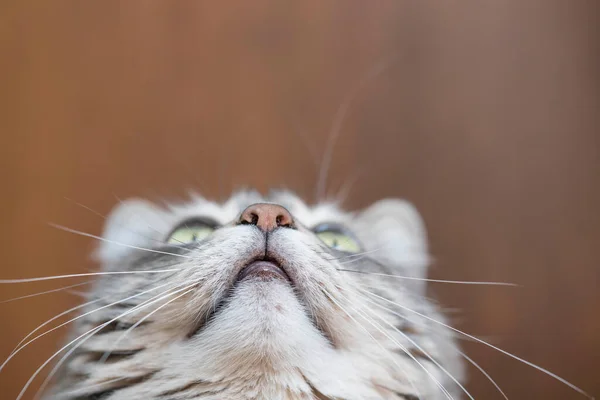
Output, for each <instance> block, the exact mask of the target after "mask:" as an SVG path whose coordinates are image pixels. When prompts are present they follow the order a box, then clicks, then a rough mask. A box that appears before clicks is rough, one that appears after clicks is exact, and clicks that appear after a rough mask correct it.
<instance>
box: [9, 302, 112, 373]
mask: <svg viewBox="0 0 600 400" xmlns="http://www.w3.org/2000/svg"><path fill="white" fill-rule="evenodd" d="M101 300H103V299H96V300H92V301H88V302H87V303H83V304H79V305H78V306H75V307H73V308H69V309H68V310H66V311H63V312H61V313H60V314H58V315H55V316H54V317H52V318H50V319H49V320H47V321H46V322H44V323H43V324H41V325H40V326H38V327H37V328H35V329H34V330H33V331H31V332H29V333H28V334H27V336H25V337H24V338H23V339H21V341H20V342H19V343H18V344H17V345H16V346H15V348H14V349H13V351H11V352H10V354H9V356H12V355H13V354H14V353H15V352H16V351H17V350H18V349H19V347H20V346H21V344H23V342H25V341H26V340H27V339H28V338H29V337H31V336H32V335H33V334H34V333H36V332H37V331H39V330H40V329H42V328H43V327H44V326H46V325H48V324H49V323H51V322H52V321H55V320H57V319H58V318H60V317H62V316H63V315H67V314H69V313H72V312H73V311H77V310H79V309H80V308H83V307H86V306H89V305H91V304H94V303H97V302H99V301H101ZM1 369H2V368H1V367H0V370H1Z"/></svg>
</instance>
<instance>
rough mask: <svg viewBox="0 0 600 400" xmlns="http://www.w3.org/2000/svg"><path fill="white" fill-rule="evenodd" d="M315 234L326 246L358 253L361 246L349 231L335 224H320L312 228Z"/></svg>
mask: <svg viewBox="0 0 600 400" xmlns="http://www.w3.org/2000/svg"><path fill="white" fill-rule="evenodd" d="M314 232H315V235H317V237H318V238H319V239H321V241H322V242H323V243H325V244H326V245H327V246H328V247H330V248H332V249H335V250H338V251H343V252H346V253H358V252H359V251H360V250H361V246H360V244H359V243H358V241H357V240H356V239H354V238H353V237H352V235H350V234H349V233H346V232H344V230H343V229H341V228H340V227H337V226H331V225H326V224H324V225H320V226H318V227H316V228H315V229H314Z"/></svg>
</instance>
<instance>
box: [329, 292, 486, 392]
mask: <svg viewBox="0 0 600 400" xmlns="http://www.w3.org/2000/svg"><path fill="white" fill-rule="evenodd" d="M336 286H337V285H336ZM338 288H340V289H341V287H340V286H338ZM340 296H342V297H343V298H344V299H345V300H346V301H347V302H348V303H350V300H349V299H348V298H347V297H346V296H344V295H343V294H341V293H340ZM361 297H363V298H364V296H361ZM350 308H351V309H352V310H353V311H355V312H357V313H358V314H359V315H360V316H361V317H363V319H364V320H365V321H367V322H368V323H369V324H370V325H371V326H373V327H374V328H375V329H377V330H378V331H379V332H380V333H382V334H383V335H384V336H385V337H387V338H388V339H390V340H391V341H392V342H393V343H394V344H395V345H396V346H398V347H399V348H400V350H402V351H403V352H404V353H405V354H406V355H407V356H408V357H410V358H411V359H412V360H413V361H414V362H415V363H416V364H417V365H418V366H419V367H420V368H421V369H422V370H423V371H424V372H425V373H426V374H427V375H428V376H429V378H431V380H432V381H433V382H434V383H435V384H436V385H437V386H438V387H439V388H440V389H441V391H442V392H443V393H444V394H445V395H446V398H448V399H453V397H452V395H451V394H450V392H448V390H447V389H446V388H445V387H444V385H442V384H441V382H440V381H439V380H438V379H437V378H436V377H435V376H433V374H432V373H431V372H429V370H428V369H427V368H425V366H424V365H423V364H421V362H420V361H419V360H417V358H416V357H415V356H414V355H413V354H412V353H411V352H410V351H408V349H407V348H406V346H404V345H403V344H402V343H400V342H399V341H397V340H396V339H394V338H393V337H392V336H391V335H389V334H388V333H387V332H385V331H384V330H383V329H382V327H381V325H379V324H378V323H377V322H375V321H374V320H373V319H371V318H369V317H368V316H366V315H365V314H364V313H363V312H361V311H360V310H358V309H356V308H354V307H352V306H350ZM361 308H362V307H361ZM379 319H380V320H381V321H382V322H385V323H386V324H387V325H389V326H391V327H392V328H394V329H396V330H398V329H397V328H396V327H395V326H393V325H392V324H390V323H389V322H387V321H386V320H385V319H383V318H382V317H379ZM409 340H410V339H409ZM411 342H412V340H411ZM413 344H414V345H416V343H414V342H413ZM416 346H417V347H419V346H418V345H416ZM419 350H421V351H423V350H422V349H420V348H419ZM423 353H424V354H427V353H425V352H424V351H423ZM429 358H430V359H431V360H432V361H433V362H434V363H435V364H436V365H438V366H439V364H438V363H437V362H436V361H435V360H433V359H432V358H431V357H429ZM442 370H443V371H444V372H446V374H447V375H448V376H450V378H452V379H453V380H454V381H455V382H456V383H457V384H458V385H459V386H460V387H461V388H462V389H463V391H464V392H465V393H466V394H467V396H469V398H470V399H471V400H474V399H473V397H472V396H471V394H470V393H469V392H468V391H467V390H466V389H465V388H464V387H463V386H462V385H461V384H460V383H458V381H457V380H456V379H454V377H453V376H452V375H450V374H449V373H448V372H447V371H446V370H445V369H443V368H442Z"/></svg>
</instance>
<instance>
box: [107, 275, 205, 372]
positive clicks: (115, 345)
mask: <svg viewBox="0 0 600 400" xmlns="http://www.w3.org/2000/svg"><path fill="white" fill-rule="evenodd" d="M198 282H199V281H195V282H194V283H193V284H192V285H190V286H186V287H185V288H184V289H182V290H185V289H186V288H189V287H193V286H194V285H197V284H198ZM192 290H193V288H192V289H190V290H187V291H185V292H184V293H183V294H181V295H179V296H177V297H175V298H173V299H171V300H169V301H168V302H166V303H165V304H163V305H161V306H159V307H157V308H156V309H155V310H153V311H151V312H150V313H148V314H146V315H145V316H144V317H143V318H141V319H140V320H139V321H137V322H136V323H135V324H133V325H132V326H131V327H130V328H129V329H127V330H126V331H125V332H124V333H123V334H122V335H121V336H120V337H119V338H118V339H117V340H116V341H115V343H114V344H113V346H112V348H111V349H110V350H109V351H107V352H105V353H104V354H103V355H102V358H100V360H99V361H98V363H99V364H104V362H106V360H107V359H108V357H110V355H111V353H112V352H113V351H114V350H115V349H116V348H117V346H118V345H119V343H121V341H122V340H124V339H125V338H126V337H127V335H129V334H130V333H131V332H132V331H133V330H134V329H135V328H137V327H138V326H140V325H141V324H142V323H143V322H144V321H146V320H147V319H148V318H150V317H151V316H152V315H154V313H156V312H157V311H159V310H161V309H162V308H163V307H165V306H167V305H168V304H170V303H172V302H173V301H175V300H177V299H179V298H181V297H183V296H184V295H186V294H188V293H189V292H191V291H192ZM180 291H181V290H178V291H175V292H174V293H171V295H173V294H175V293H178V292H180Z"/></svg>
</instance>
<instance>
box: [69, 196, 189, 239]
mask: <svg viewBox="0 0 600 400" xmlns="http://www.w3.org/2000/svg"><path fill="white" fill-rule="evenodd" d="M65 200H68V201H70V202H71V203H73V204H75V205H76V206H78V207H81V208H83V209H84V210H87V211H89V212H91V213H92V214H94V215H96V216H98V217H100V218H102V219H103V220H105V221H106V220H107V219H108V217H107V216H106V215H103V214H102V213H100V212H98V211H96V210H94V209H93V208H91V207H88V206H86V205H85V204H83V203H79V202H78V201H75V200H73V199H70V198H68V197H65ZM115 224H116V223H115ZM116 225H117V226H119V227H121V228H123V230H125V231H127V232H131V233H133V234H136V235H138V236H140V237H143V238H144V239H148V240H151V241H153V242H157V243H164V242H163V241H162V240H158V239H155V238H151V237H148V236H146V235H142V234H141V233H139V232H136V231H134V230H133V229H129V228H128V227H126V226H124V225H123V224H116ZM146 225H147V226H148V228H150V229H152V230H153V231H154V232H156V233H158V234H159V235H161V237H165V236H167V235H166V234H165V233H164V232H161V231H159V230H158V229H156V228H154V227H153V226H151V225H148V224H146ZM173 239H175V238H173ZM175 240H176V241H178V242H179V243H181V244H182V245H183V244H185V243H183V242H182V241H180V240H177V239H175Z"/></svg>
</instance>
